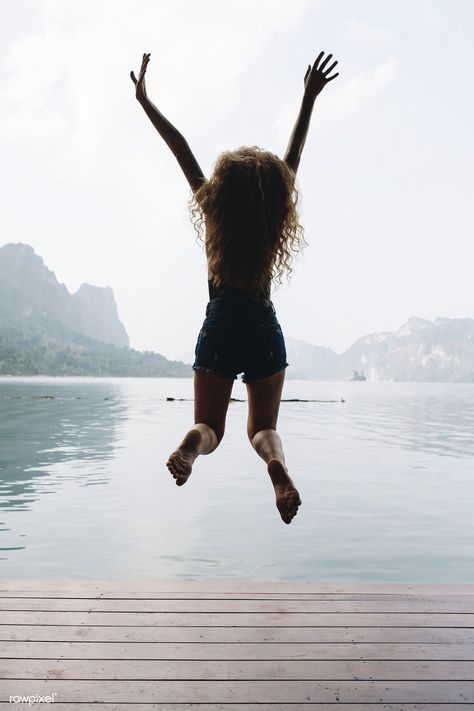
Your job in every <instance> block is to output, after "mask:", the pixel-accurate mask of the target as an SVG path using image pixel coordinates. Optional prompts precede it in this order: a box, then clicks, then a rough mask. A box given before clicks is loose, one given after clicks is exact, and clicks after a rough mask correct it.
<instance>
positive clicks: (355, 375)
mask: <svg viewBox="0 0 474 711" xmlns="http://www.w3.org/2000/svg"><path fill="white" fill-rule="evenodd" d="M353 380H360V381H363V380H367V378H366V377H365V375H364V372H363V371H362V370H353V371H352V378H351V381H353Z"/></svg>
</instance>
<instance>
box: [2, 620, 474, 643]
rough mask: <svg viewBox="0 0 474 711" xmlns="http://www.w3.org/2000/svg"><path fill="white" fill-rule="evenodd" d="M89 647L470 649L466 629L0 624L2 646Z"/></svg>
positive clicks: (473, 639)
mask: <svg viewBox="0 0 474 711" xmlns="http://www.w3.org/2000/svg"><path fill="white" fill-rule="evenodd" d="M2 640H3V641H7V640H16V641H18V642H19V641H45V642H47V641H58V642H59V641H63V642H73V641H88V642H199V643H204V642H260V643H263V642H268V643H272V642H326V643H331V642H405V643H407V642H410V643H412V644H416V643H425V644H427V643H433V644H435V643H437V644H440V643H443V644H450V643H453V642H456V643H458V644H470V645H472V644H474V629H469V628H465V627H413V628H412V627H174V626H170V627H165V626H162V627H158V626H154V627H149V626H146V627H145V626H142V627H133V626H130V627H114V626H111V627H107V626H93V625H91V626H88V625H82V626H74V625H38V626H34V625H3V626H1V627H0V641H2Z"/></svg>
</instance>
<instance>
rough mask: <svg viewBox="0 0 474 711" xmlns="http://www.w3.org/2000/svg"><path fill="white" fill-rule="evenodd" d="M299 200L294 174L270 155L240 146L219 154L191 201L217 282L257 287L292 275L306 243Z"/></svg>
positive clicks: (283, 163) (196, 226) (196, 224)
mask: <svg viewBox="0 0 474 711" xmlns="http://www.w3.org/2000/svg"><path fill="white" fill-rule="evenodd" d="M298 199H299V195H298V192H297V190H296V186H295V174H294V172H293V171H292V170H291V168H290V167H289V166H288V165H287V163H285V162H284V161H282V160H281V159H280V158H279V157H278V156H277V155H275V154H274V153H270V152H268V151H264V150H263V149H261V148H259V147H258V146H251V147H245V146H242V147H241V148H238V149H237V150H235V151H226V152H224V153H221V154H220V155H219V156H218V158H217V160H216V163H215V166H214V172H213V174H212V176H211V177H210V179H209V180H207V181H205V182H204V183H203V184H202V185H201V187H200V188H199V189H198V190H197V191H196V192H195V193H194V195H193V198H192V199H191V200H190V201H189V206H190V210H191V221H192V222H193V225H194V229H195V230H196V232H197V239H198V240H200V241H201V242H202V243H203V244H204V246H205V250H206V256H207V261H208V267H209V272H210V274H211V275H212V279H213V281H214V283H215V284H216V286H219V285H220V284H229V285H230V286H233V287H236V288H238V289H242V290H255V289H258V288H265V286H266V285H269V284H270V283H271V281H272V280H274V282H276V283H278V284H281V282H282V275H283V274H284V273H285V272H286V274H287V277H289V276H290V274H291V272H292V271H293V270H292V268H291V261H292V258H293V254H295V253H297V252H298V251H301V250H302V249H303V247H304V246H305V244H306V241H305V239H304V229H303V227H302V226H301V225H300V224H299V222H298V214H297V205H298ZM204 231H205V239H204V238H203V233H204Z"/></svg>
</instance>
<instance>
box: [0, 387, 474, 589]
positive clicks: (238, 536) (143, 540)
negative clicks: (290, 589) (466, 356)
mask: <svg viewBox="0 0 474 711" xmlns="http://www.w3.org/2000/svg"><path fill="white" fill-rule="evenodd" d="M233 395H234V397H236V398H245V386H244V385H243V384H242V383H241V382H240V381H239V382H237V383H236V385H235V388H234V393H233ZM473 396H474V384H472V385H471V384H426V383H406V384H405V383H403V384H400V383H368V382H366V383H349V382H340V383H331V382H305V381H291V380H290V381H287V383H286V385H285V390H284V394H283V397H284V398H307V399H316V400H323V401H326V402H294V403H289V402H287V403H282V405H281V411H280V421H279V431H280V433H281V435H282V438H283V442H284V446H285V452H286V457H287V464H288V468H289V470H290V474H291V476H292V478H293V479H294V481H295V483H296V485H297V486H298V489H299V491H300V494H301V498H302V502H303V503H302V506H301V507H300V509H299V512H298V515H297V516H296V518H295V519H294V521H293V523H292V524H291V525H289V526H288V525H285V524H284V523H283V522H282V521H281V519H280V517H279V514H278V511H277V509H276V507H275V503H274V494H273V488H272V486H271V483H270V479H269V477H268V475H267V472H266V469H265V465H264V463H263V462H262V460H260V459H259V458H258V457H257V455H256V454H255V452H254V451H253V450H252V449H251V447H250V445H249V443H248V440H247V437H246V432H245V430H246V408H247V403H246V402H235V403H231V405H230V406H229V413H228V420H227V431H226V435H225V437H224V440H223V442H222V444H221V446H220V447H219V449H218V450H217V451H216V452H214V453H213V454H211V455H209V456H203V457H200V458H198V460H197V462H196V464H195V467H194V470H193V473H192V475H191V477H190V479H189V480H188V482H187V483H186V484H185V485H184V486H183V487H177V486H176V484H175V482H174V480H173V479H172V477H171V475H170V474H169V472H168V470H167V469H166V467H165V462H166V459H167V457H168V454H169V453H170V452H171V451H172V450H173V449H174V447H175V445H176V444H177V443H178V442H179V440H180V439H181V437H182V435H183V434H184V432H185V430H186V429H188V428H189V426H190V425H191V424H192V412H193V403H192V401H191V400H189V401H183V402H178V401H175V402H167V401H166V397H175V398H192V380H191V379H179V380H178V379H133V378H123V379H122V378H103V379H98V378H0V487H1V488H0V507H1V508H0V575H1V577H2V578H71V579H74V578H82V579H85V578H89V579H94V578H96V579H127V580H133V579H145V578H146V579H151V578H153V579H163V580H173V579H174V580H178V579H179V580H186V579H187V580H202V579H206V578H209V579H214V580H215V579H220V578H234V579H245V580H256V581H258V580H277V581H278V580H279V581H291V580H294V581H340V582H342V581H366V580H367V581H391V582H414V583H416V582H438V583H456V582H460V583H466V582H467V583H474V516H473V503H474V496H473V493H474V467H473V461H474V459H473V455H474V397H473ZM341 398H343V399H344V400H345V402H341ZM330 400H334V401H335V402H327V401H330Z"/></svg>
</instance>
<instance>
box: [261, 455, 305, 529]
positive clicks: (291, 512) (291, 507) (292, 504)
mask: <svg viewBox="0 0 474 711" xmlns="http://www.w3.org/2000/svg"><path fill="white" fill-rule="evenodd" d="M268 473H269V474H270V478H271V480H272V483H273V486H274V487H275V496H276V505H277V509H278V511H279V512H280V516H281V517H282V519H283V521H284V522H285V523H291V521H292V520H293V518H294V517H295V516H296V513H297V511H298V506H299V505H300V504H301V499H300V495H299V493H298V490H297V489H296V487H295V485H294V484H293V482H292V481H291V479H290V477H289V475H288V470H287V468H286V467H285V465H284V464H282V462H280V461H279V460H278V459H271V460H270V461H269V462H268Z"/></svg>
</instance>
